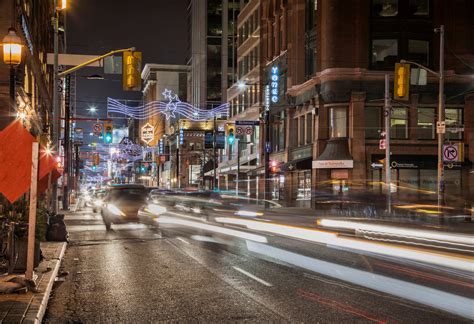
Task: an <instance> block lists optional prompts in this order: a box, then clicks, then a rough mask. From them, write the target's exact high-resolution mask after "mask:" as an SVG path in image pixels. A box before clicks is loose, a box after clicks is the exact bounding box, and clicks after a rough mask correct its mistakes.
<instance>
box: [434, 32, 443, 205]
mask: <svg viewBox="0 0 474 324" xmlns="http://www.w3.org/2000/svg"><path fill="white" fill-rule="evenodd" d="M435 32H439V89H438V124H439V125H440V126H441V125H445V120H444V25H441V26H440V27H439V28H436V29H435ZM437 128H438V127H437ZM443 128H444V127H443ZM437 133H438V188H437V189H438V190H437V192H438V206H441V205H442V204H443V193H444V162H443V144H444V129H443V132H441V131H438V132H437Z"/></svg>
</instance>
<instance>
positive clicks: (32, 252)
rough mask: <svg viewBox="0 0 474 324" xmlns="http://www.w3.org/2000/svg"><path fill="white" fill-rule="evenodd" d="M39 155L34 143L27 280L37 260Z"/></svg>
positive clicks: (31, 275)
mask: <svg viewBox="0 0 474 324" xmlns="http://www.w3.org/2000/svg"><path fill="white" fill-rule="evenodd" d="M38 153H39V144H38V142H33V147H32V151H31V162H32V163H31V183H30V212H29V217H28V254H27V259H26V273H25V276H26V279H29V280H33V267H34V260H35V241H36V240H35V233H36V202H37V197H36V196H37V189H38Z"/></svg>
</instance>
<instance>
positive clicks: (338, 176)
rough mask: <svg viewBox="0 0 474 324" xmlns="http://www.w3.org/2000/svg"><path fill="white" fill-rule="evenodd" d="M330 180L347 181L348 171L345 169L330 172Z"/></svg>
mask: <svg viewBox="0 0 474 324" xmlns="http://www.w3.org/2000/svg"><path fill="white" fill-rule="evenodd" d="M331 179H335V180H347V179H349V170H347V169H335V170H331Z"/></svg>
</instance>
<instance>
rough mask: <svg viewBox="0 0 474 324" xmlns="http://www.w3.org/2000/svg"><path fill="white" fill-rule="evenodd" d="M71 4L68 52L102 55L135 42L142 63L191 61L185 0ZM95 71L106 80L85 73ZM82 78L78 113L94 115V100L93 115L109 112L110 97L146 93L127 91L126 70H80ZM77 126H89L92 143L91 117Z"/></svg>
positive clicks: (107, 0) (86, 130)
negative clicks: (117, 72)
mask: <svg viewBox="0 0 474 324" xmlns="http://www.w3.org/2000/svg"><path fill="white" fill-rule="evenodd" d="M69 3H70V7H69V9H68V13H67V25H66V26H67V53H70V54H90V55H99V54H105V53H107V52H109V51H111V50H114V49H120V48H127V47H132V46H134V47H136V49H137V51H141V52H142V53H143V65H144V64H146V63H157V64H185V63H186V56H187V53H186V50H187V44H186V43H187V32H188V30H187V25H186V5H187V1H186V0H172V1H170V0H135V1H124V0H120V1H117V0H100V1H97V0H78V1H75V0H74V1H70V2H69ZM92 74H99V75H103V76H104V77H105V80H89V79H87V78H86V76H90V75H92ZM77 82H78V84H77V108H78V110H77V114H78V115H79V116H88V117H92V115H91V113H90V112H89V111H88V110H87V109H88V108H89V107H90V106H91V105H94V106H96V107H97V110H98V113H97V114H96V115H94V116H93V117H96V116H99V117H105V116H106V101H107V97H112V98H116V99H141V97H142V93H141V92H126V91H122V75H109V74H107V75H104V74H103V70H102V69H100V68H86V69H84V70H81V71H80V72H78V74H77ZM114 124H115V122H114ZM78 126H79V127H83V128H84V140H85V142H90V137H89V136H88V134H89V132H90V128H91V126H92V122H87V123H86V122H81V123H78ZM117 126H118V125H117Z"/></svg>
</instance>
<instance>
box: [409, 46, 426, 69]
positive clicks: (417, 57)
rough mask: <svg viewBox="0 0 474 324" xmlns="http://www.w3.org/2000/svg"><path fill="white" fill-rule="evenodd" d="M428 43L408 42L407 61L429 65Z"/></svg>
mask: <svg viewBox="0 0 474 324" xmlns="http://www.w3.org/2000/svg"><path fill="white" fill-rule="evenodd" d="M429 52H430V42H429V41H424V40H415V39H409V40H408V60H411V61H415V62H417V63H420V64H423V65H427V66H428V65H429V64H430V62H429Z"/></svg>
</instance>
